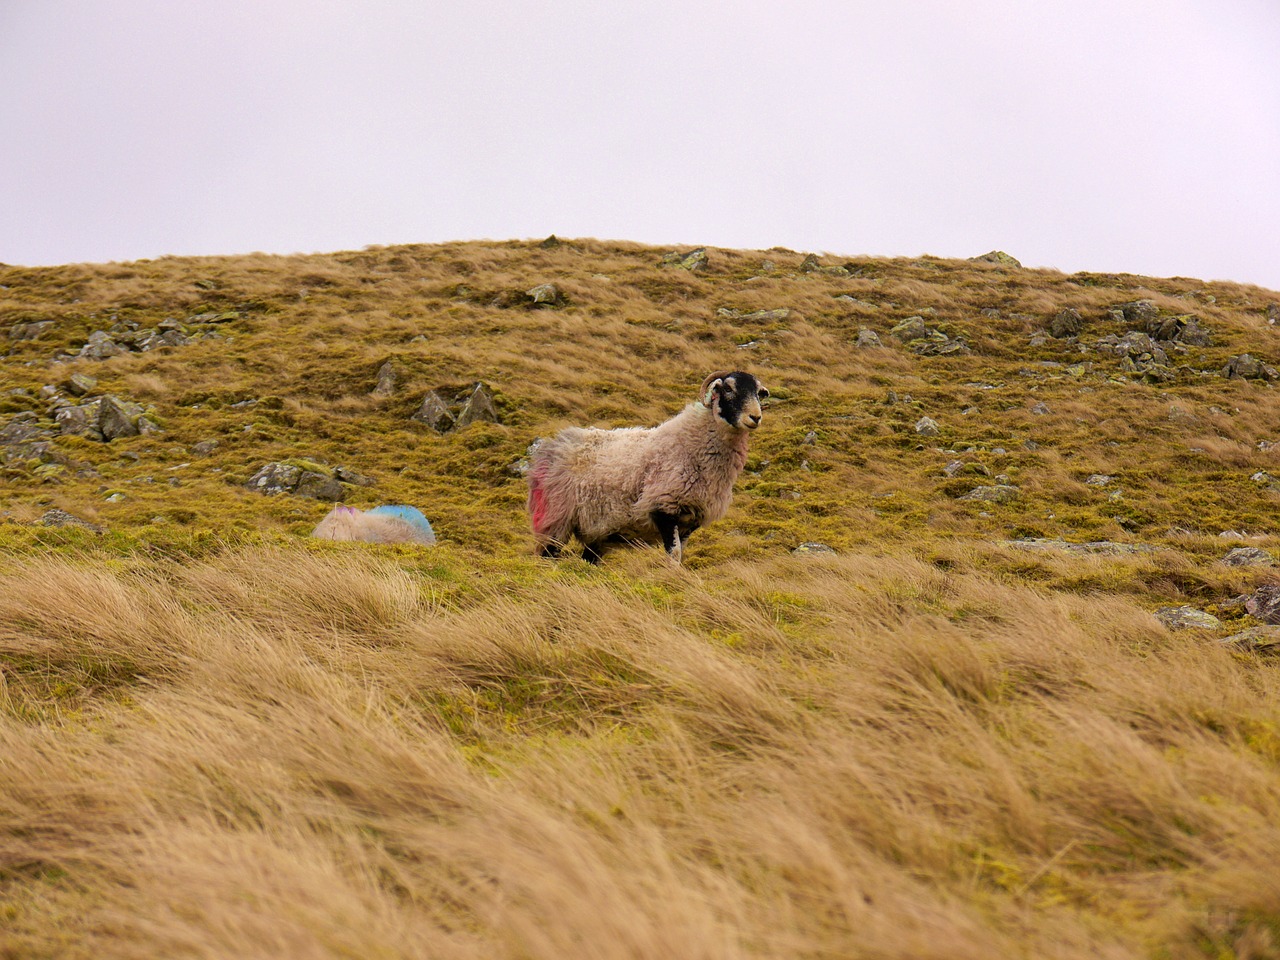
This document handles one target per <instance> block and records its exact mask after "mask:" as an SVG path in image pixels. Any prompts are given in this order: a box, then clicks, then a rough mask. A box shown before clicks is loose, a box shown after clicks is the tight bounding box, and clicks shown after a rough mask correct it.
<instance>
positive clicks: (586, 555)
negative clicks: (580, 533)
mask: <svg viewBox="0 0 1280 960" xmlns="http://www.w3.org/2000/svg"><path fill="white" fill-rule="evenodd" d="M603 553H604V546H603V543H600V542H597V543H584V544H583V545H582V559H583V560H585V561H587V563H589V564H592V565H593V566H594V565H595V564H597V563H599V562H600V557H601V556H602V555H603Z"/></svg>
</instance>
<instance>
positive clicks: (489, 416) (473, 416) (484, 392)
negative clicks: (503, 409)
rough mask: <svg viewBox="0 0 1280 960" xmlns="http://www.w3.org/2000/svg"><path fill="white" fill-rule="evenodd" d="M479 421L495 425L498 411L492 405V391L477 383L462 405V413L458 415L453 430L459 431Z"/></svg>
mask: <svg viewBox="0 0 1280 960" xmlns="http://www.w3.org/2000/svg"><path fill="white" fill-rule="evenodd" d="M479 420H485V421H488V422H489V423H497V422H498V411H497V408H495V407H494V405H493V391H492V390H490V389H489V387H488V386H487V385H485V384H483V383H479V382H477V383H476V384H475V386H474V387H472V388H471V395H470V396H468V397H467V399H466V402H465V403H464V404H463V405H462V411H461V412H460V413H459V414H458V421H457V423H456V424H455V429H459V430H461V429H462V428H463V427H466V426H469V425H471V424H473V423H475V422H477V421H479Z"/></svg>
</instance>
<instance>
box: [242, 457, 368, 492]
mask: <svg viewBox="0 0 1280 960" xmlns="http://www.w3.org/2000/svg"><path fill="white" fill-rule="evenodd" d="M245 486H247V487H248V488H249V489H250V490H254V491H256V492H258V493H265V494H267V495H269V496H274V495H278V494H282V493H290V494H293V495H295V496H299V497H311V498H312V499H315V500H328V501H338V500H341V499H343V497H344V496H345V495H346V494H345V488H344V487H343V485H342V482H341V481H339V480H338V479H337V478H336V477H334V476H333V474H332V472H331V471H329V470H328V469H327V468H326V467H324V466H323V465H322V464H318V463H314V462H312V461H280V462H277V463H268V464H266V465H264V466H263V467H261V468H259V469H258V471H257V472H256V473H254V475H253V476H252V477H250V478H249V482H248V483H246V484H245Z"/></svg>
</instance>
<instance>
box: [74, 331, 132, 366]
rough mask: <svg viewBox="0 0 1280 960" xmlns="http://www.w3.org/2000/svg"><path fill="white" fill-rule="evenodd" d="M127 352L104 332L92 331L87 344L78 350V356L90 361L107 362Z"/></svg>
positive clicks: (127, 350)
mask: <svg viewBox="0 0 1280 960" xmlns="http://www.w3.org/2000/svg"><path fill="white" fill-rule="evenodd" d="M128 352H129V349H128V348H127V347H122V346H120V344H118V343H116V342H115V341H114V340H112V339H111V335H110V334H109V333H107V332H106V331H105V330H95V331H93V333H91V334H89V342H88V343H86V344H85V345H84V346H83V347H81V348H80V356H82V357H87V358H88V359H90V360H107V359H110V358H111V357H118V356H121V355H122V354H125V353H128Z"/></svg>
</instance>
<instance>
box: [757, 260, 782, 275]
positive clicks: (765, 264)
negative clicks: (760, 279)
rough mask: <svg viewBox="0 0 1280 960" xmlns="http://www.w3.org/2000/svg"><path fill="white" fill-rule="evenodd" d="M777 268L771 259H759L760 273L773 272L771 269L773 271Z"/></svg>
mask: <svg viewBox="0 0 1280 960" xmlns="http://www.w3.org/2000/svg"><path fill="white" fill-rule="evenodd" d="M777 269H778V265H777V264H776V263H774V262H773V261H772V260H761V261H760V272H761V273H773V271H775V270H777Z"/></svg>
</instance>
